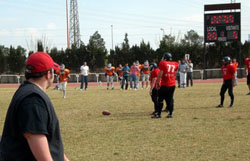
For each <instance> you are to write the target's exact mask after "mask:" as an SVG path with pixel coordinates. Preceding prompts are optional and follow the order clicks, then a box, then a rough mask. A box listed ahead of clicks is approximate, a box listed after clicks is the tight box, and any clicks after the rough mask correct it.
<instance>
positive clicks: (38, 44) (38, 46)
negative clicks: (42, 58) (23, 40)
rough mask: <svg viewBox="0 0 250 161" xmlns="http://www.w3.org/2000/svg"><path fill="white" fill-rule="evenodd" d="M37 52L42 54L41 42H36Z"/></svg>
mask: <svg viewBox="0 0 250 161" xmlns="http://www.w3.org/2000/svg"><path fill="white" fill-rule="evenodd" d="M37 51H38V52H43V51H44V47H43V43H42V41H41V40H38V41H37Z"/></svg>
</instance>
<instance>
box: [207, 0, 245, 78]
mask: <svg viewBox="0 0 250 161" xmlns="http://www.w3.org/2000/svg"><path fill="white" fill-rule="evenodd" d="M240 9H241V4H240V3H228V4H210V5H204V55H203V56H204V57H203V60H204V66H203V69H204V79H206V78H207V73H206V69H207V61H206V55H207V51H206V44H207V43H215V42H234V41H239V42H241V13H240ZM236 10H237V11H236ZM208 12H209V13H208ZM239 63H240V64H239V65H240V67H241V53H240V51H239ZM241 76H242V72H240V77H241Z"/></svg>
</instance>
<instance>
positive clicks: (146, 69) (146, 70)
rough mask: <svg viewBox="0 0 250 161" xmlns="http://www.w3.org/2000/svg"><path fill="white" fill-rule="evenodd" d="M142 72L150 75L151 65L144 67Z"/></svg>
mask: <svg viewBox="0 0 250 161" xmlns="http://www.w3.org/2000/svg"><path fill="white" fill-rule="evenodd" d="M141 70H142V72H143V74H149V65H142V67H141Z"/></svg>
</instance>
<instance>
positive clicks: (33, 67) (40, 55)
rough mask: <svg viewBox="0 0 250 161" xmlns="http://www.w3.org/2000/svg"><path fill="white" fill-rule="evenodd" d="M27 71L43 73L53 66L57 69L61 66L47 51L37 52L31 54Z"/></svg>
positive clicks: (27, 62) (27, 63)
mask: <svg viewBox="0 0 250 161" xmlns="http://www.w3.org/2000/svg"><path fill="white" fill-rule="evenodd" d="M25 65H26V72H28V73H42V72H46V71H48V70H49V69H51V68H53V69H54V70H55V71H57V70H59V69H60V66H59V65H58V64H57V63H55V62H54V61H53V59H52V58H51V56H50V55H49V54H48V53H45V52H36V53H33V54H31V55H30V56H29V57H28V59H27V61H26V63H25Z"/></svg>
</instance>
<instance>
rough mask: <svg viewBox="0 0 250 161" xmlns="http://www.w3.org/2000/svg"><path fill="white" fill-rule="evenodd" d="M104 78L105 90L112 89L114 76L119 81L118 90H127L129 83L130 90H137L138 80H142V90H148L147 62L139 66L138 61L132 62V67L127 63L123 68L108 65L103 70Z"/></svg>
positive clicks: (148, 72)
mask: <svg viewBox="0 0 250 161" xmlns="http://www.w3.org/2000/svg"><path fill="white" fill-rule="evenodd" d="M104 71H105V76H106V78H107V90H109V89H110V88H109V87H110V86H111V89H112V90H113V89H114V76H115V74H117V76H118V79H119V81H120V89H121V90H123V89H125V90H128V85H129V82H130V89H134V90H137V89H139V86H140V78H141V79H142V89H144V88H148V85H149V76H150V71H149V62H148V61H145V62H144V64H140V63H139V61H136V62H133V65H132V66H130V67H129V65H128V63H126V64H125V66H122V64H119V66H118V67H117V68H115V67H114V66H112V65H111V63H109V64H108V65H107V66H106V67H105V68H104Z"/></svg>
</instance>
